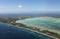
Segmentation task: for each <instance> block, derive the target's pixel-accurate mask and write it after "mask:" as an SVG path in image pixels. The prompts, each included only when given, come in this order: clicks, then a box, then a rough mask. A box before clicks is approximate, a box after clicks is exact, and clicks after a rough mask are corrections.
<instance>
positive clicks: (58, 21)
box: [16, 17, 60, 34]
mask: <svg viewBox="0 0 60 39" xmlns="http://www.w3.org/2000/svg"><path fill="white" fill-rule="evenodd" d="M16 23H23V24H26V25H31V26H36V27H40V28H42V29H46V30H49V31H52V32H56V33H58V34H60V18H53V17H36V18H29V19H24V20H17V21H16Z"/></svg>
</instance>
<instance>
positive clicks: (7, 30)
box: [0, 23, 52, 39]
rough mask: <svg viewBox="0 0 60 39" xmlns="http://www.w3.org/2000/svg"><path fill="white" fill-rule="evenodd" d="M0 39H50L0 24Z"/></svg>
mask: <svg viewBox="0 0 60 39" xmlns="http://www.w3.org/2000/svg"><path fill="white" fill-rule="evenodd" d="M0 39H52V38H50V37H47V36H45V35H42V34H38V33H35V32H32V31H29V30H27V29H24V28H17V27H14V26H12V25H9V24H4V23H0Z"/></svg>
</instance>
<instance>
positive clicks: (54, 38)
mask: <svg viewBox="0 0 60 39" xmlns="http://www.w3.org/2000/svg"><path fill="white" fill-rule="evenodd" d="M2 23H3V22H2ZM4 24H8V25H11V26H14V27H17V28H24V29H26V30H29V31H32V32H35V33H38V34H42V35H45V36H47V37H51V38H53V39H58V38H56V37H53V36H49V35H47V34H44V33H41V32H38V31H35V30H32V29H29V28H25V27H20V26H17V25H12V24H9V23H4Z"/></svg>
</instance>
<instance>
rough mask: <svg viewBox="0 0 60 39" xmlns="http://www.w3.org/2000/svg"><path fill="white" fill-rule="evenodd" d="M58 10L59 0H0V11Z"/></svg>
mask: <svg viewBox="0 0 60 39" xmlns="http://www.w3.org/2000/svg"><path fill="white" fill-rule="evenodd" d="M25 12H60V0H0V13H25Z"/></svg>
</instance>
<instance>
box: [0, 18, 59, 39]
mask: <svg viewBox="0 0 60 39" xmlns="http://www.w3.org/2000/svg"><path fill="white" fill-rule="evenodd" d="M22 19H25V18H22V17H19V18H18V17H12V18H0V22H3V23H8V24H12V25H15V26H18V27H23V28H27V29H31V30H34V31H37V32H39V33H43V34H45V35H47V36H50V37H53V38H57V39H60V35H59V34H57V33H55V32H51V31H48V30H41V28H38V27H33V26H29V25H25V24H21V23H15V21H16V20H22Z"/></svg>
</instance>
